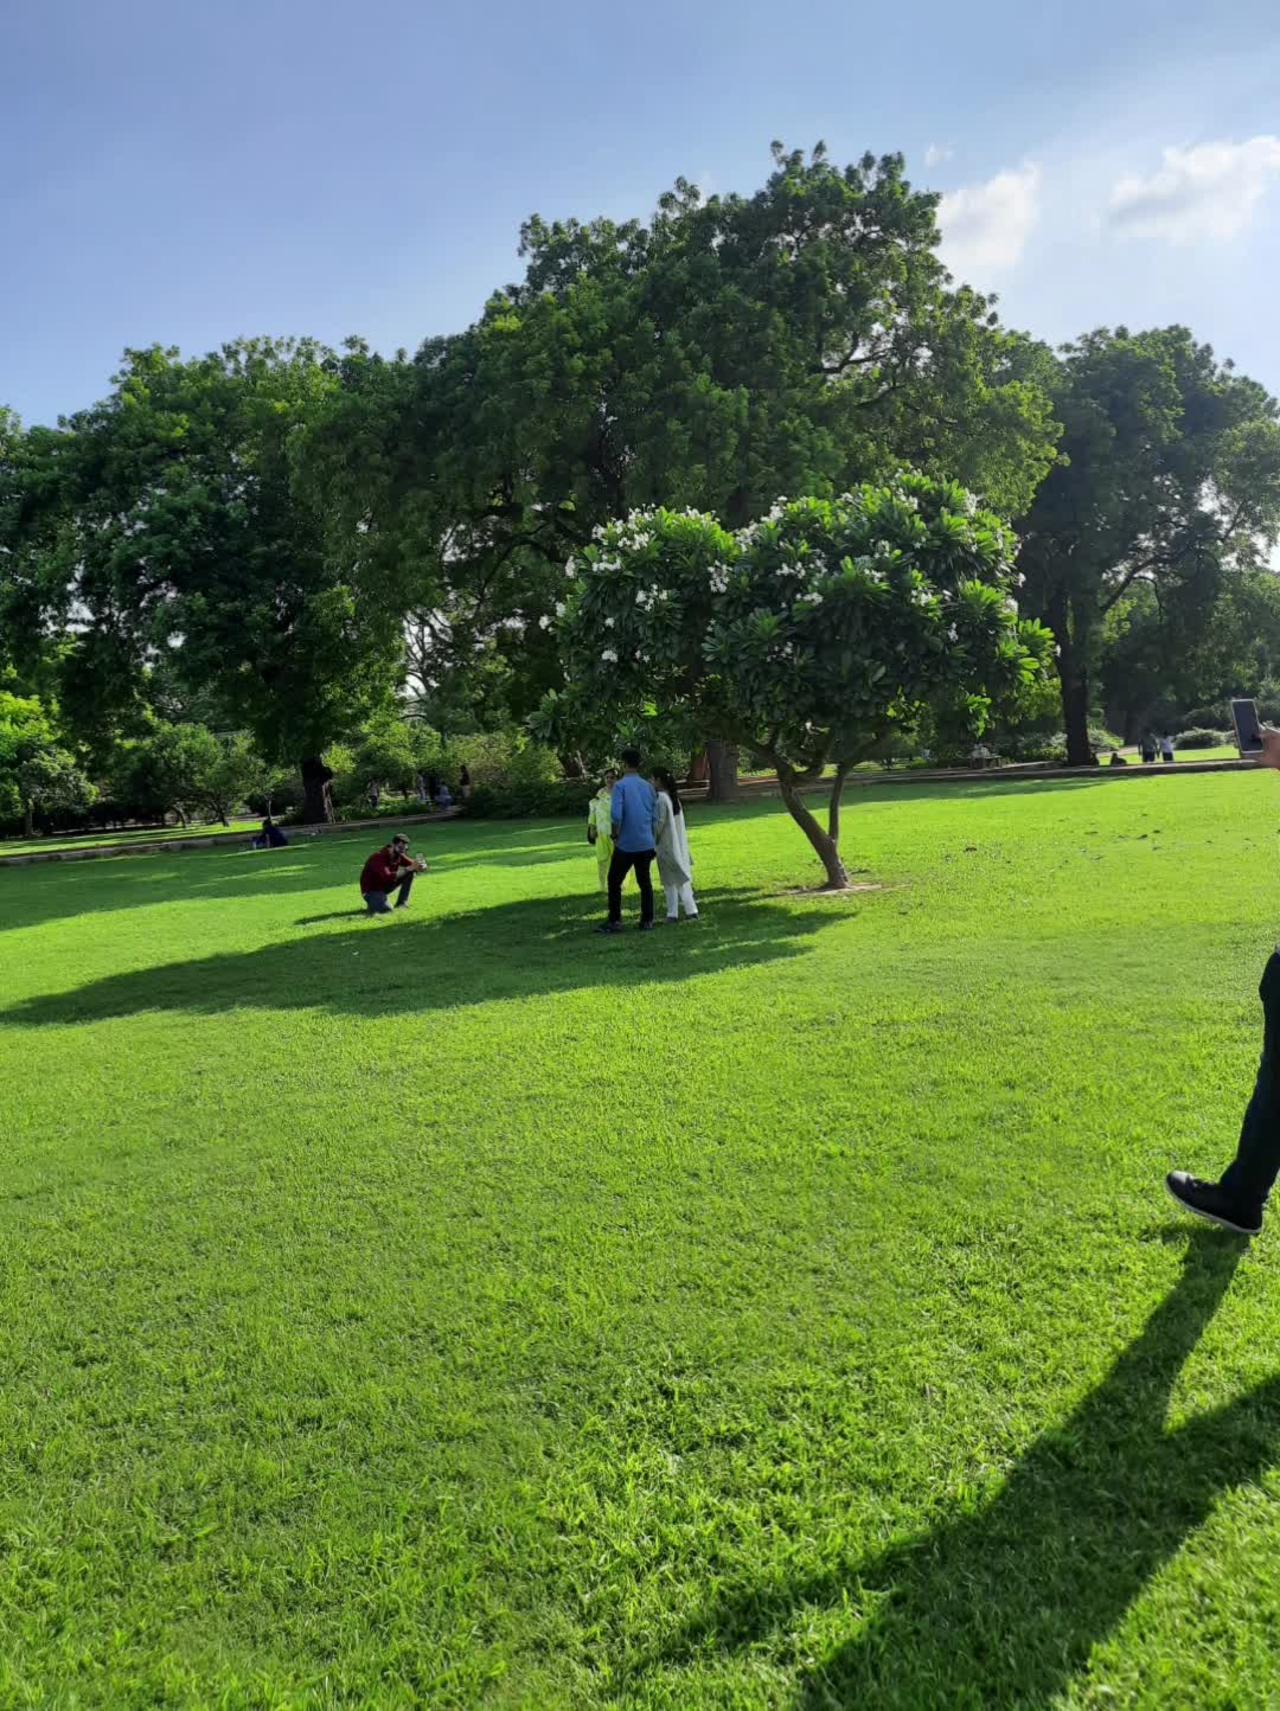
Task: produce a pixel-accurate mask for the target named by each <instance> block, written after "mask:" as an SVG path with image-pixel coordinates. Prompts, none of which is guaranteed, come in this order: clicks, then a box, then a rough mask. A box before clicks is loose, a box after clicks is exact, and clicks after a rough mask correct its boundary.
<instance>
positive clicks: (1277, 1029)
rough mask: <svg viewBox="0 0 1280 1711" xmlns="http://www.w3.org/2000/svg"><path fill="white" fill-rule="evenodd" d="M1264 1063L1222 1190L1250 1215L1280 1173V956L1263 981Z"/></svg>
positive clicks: (1273, 958) (1264, 1199)
mask: <svg viewBox="0 0 1280 1711" xmlns="http://www.w3.org/2000/svg"><path fill="white" fill-rule="evenodd" d="M1259 996H1260V997H1261V999H1262V1016H1263V1029H1262V1062H1261V1063H1260V1064H1259V1065H1258V1077H1257V1080H1256V1082H1255V1083H1254V1088H1253V1097H1252V1098H1251V1099H1250V1101H1249V1105H1248V1109H1247V1110H1246V1111H1245V1114H1244V1122H1243V1124H1242V1125H1241V1128H1240V1144H1239V1146H1238V1147H1237V1148H1236V1156H1235V1158H1234V1159H1233V1160H1232V1161H1231V1163H1230V1164H1229V1165H1228V1166H1227V1169H1226V1171H1225V1173H1224V1174H1223V1177H1222V1180H1221V1183H1220V1184H1219V1186H1220V1187H1222V1188H1223V1189H1225V1190H1226V1192H1227V1193H1228V1194H1229V1195H1230V1196H1231V1198H1232V1199H1233V1200H1236V1201H1238V1202H1239V1203H1240V1205H1241V1206H1242V1207H1244V1208H1245V1209H1247V1210H1248V1211H1250V1212H1253V1211H1258V1212H1259V1213H1260V1212H1261V1211H1262V1209H1263V1207H1265V1205H1266V1203H1267V1196H1268V1195H1269V1194H1270V1192H1271V1185H1272V1183H1274V1181H1275V1179H1276V1174H1277V1172H1278V1171H1280V954H1277V955H1275V956H1273V957H1272V958H1271V960H1270V962H1269V963H1268V964H1267V967H1266V971H1265V972H1264V974H1263V976H1262V986H1261V989H1260V993H1259Z"/></svg>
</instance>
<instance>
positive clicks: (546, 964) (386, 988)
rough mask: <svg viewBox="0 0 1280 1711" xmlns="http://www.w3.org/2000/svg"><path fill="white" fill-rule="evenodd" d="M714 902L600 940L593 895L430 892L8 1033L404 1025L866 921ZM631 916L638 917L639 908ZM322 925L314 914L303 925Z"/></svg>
mask: <svg viewBox="0 0 1280 1711" xmlns="http://www.w3.org/2000/svg"><path fill="white" fill-rule="evenodd" d="M702 902H703V917H702V920H701V921H700V922H699V923H698V924H697V925H685V926H681V927H665V926H664V927H661V928H660V929H659V930H658V931H657V932H654V933H650V934H640V933H637V932H635V931H634V930H632V929H633V927H634V920H635V917H634V913H632V915H631V918H630V921H629V923H628V930H627V932H625V933H623V934H620V935H619V936H618V937H616V938H601V937H598V936H596V935H595V934H594V933H593V931H592V929H593V927H594V926H595V925H596V924H597V923H598V922H599V921H600V919H601V907H600V902H599V899H598V898H597V897H595V896H594V895H592V894H590V893H587V894H585V895H582V894H579V895H574V896H569V897H555V898H544V899H537V900H533V901H522V902H518V903H508V904H501V905H498V906H495V907H494V908H490V909H479V910H476V911H474V912H473V913H470V914H464V915H447V916H443V917H435V918H433V917H432V916H431V915H430V913H429V911H430V907H431V901H430V897H429V894H428V893H427V891H426V887H425V886H424V887H423V888H421V890H416V891H415V893H414V898H413V905H412V907H411V908H410V909H409V910H407V911H403V912H400V911H397V912H395V913H394V914H392V915H391V916H390V917H389V918H387V917H383V918H373V917H366V918H363V919H359V920H355V921H353V923H352V925H351V926H350V927H349V928H348V929H347V930H346V931H333V932H325V933H310V932H300V933H299V934H298V935H297V937H295V938H293V939H286V940H284V941H282V942H277V943H274V944H271V945H268V946H265V947H264V948H263V949H261V950H256V951H248V952H239V953H229V954H227V955H223V956H209V957H199V958H195V959H193V960H191V961H189V962H176V963H166V964H163V965H161V966H160V967H157V968H149V969H138V970H134V971H131V972H129V973H127V974H117V975H111V976H109V977H108V978H107V979H105V980H98V981H93V982H91V983H90V984H89V985H87V986H82V987H78V988H77V989H75V990H74V991H71V992H59V993H54V994H50V995H48V996H44V997H37V998H31V999H29V1000H27V1001H26V1002H25V1003H22V1004H19V1005H17V1006H15V1007H14V1008H13V1009H11V1010H6V1011H3V1012H0V1026H7V1027H13V1026H22V1027H38V1026H42V1025H44V1024H48V1023H59V1022H88V1021H100V1020H103V1019H105V1018H108V1017H117V1016H132V1015H135V1014H137V1013H139V1012H141V1011H148V1010H151V1011H154V1010H190V1011H196V1012H205V1013H210V1012H216V1011H220V1010H230V1009H234V1008H236V1007H238V1006H251V1007H254V1008H258V1009H265V1010H290V1009H324V1010H331V1011H337V1012H341V1013H344V1014H353V1015H368V1016H377V1015H384V1014H385V1015H401V1016H403V1015H407V1014H412V1013H413V1012H415V1011H424V1010H439V1009H451V1008H454V1007H457V1006H461V1005H467V1004H483V1003H487V1002H489V1001H490V1000H492V999H508V998H536V997H546V996H548V995H550V994H554V993H557V992H570V991H574V990H577V989H579V988H582V987H601V986H619V987H626V986H633V985H636V984H639V983H643V982H647V981H675V980H688V979H690V978H692V977H693V976H695V975H703V974H715V973H718V972H719V971H720V970H722V969H728V968H738V967H742V966H744V965H748V964H758V963H768V962H776V961H778V960H780V959H782V958H786V957H793V956H799V955H801V954H802V953H803V951H804V949H805V944H806V941H807V940H808V939H810V938H811V937H812V936H813V935H814V934H815V933H817V932H819V931H821V929H822V928H823V927H825V926H828V925H831V924H833V923H834V922H837V921H848V920H849V919H850V918H851V917H852V916H853V915H854V914H855V913H856V910H855V909H853V908H841V909H839V910H831V909H824V908H821V907H817V908H813V909H807V910H804V909H801V910H797V909H795V908H788V907H786V906H784V905H779V904H777V903H770V902H768V901H765V900H762V899H761V898H760V897H759V896H758V895H756V894H753V893H746V894H744V893H738V892H733V891H720V892H716V891H709V892H707V893H706V894H705V895H704V897H703V898H702ZM630 907H631V909H632V911H634V907H635V905H634V899H631V900H630ZM343 914H345V911H344V912H343ZM322 918H323V917H322ZM310 921H311V918H309V917H304V918H303V921H302V922H300V923H299V926H303V925H306V924H310Z"/></svg>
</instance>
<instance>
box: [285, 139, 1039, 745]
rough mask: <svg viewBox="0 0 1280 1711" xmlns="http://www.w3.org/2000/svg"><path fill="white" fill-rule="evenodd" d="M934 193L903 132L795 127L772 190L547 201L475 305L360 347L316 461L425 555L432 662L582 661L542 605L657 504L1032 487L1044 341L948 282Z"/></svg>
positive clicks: (330, 480)
mask: <svg viewBox="0 0 1280 1711" xmlns="http://www.w3.org/2000/svg"><path fill="white" fill-rule="evenodd" d="M936 204H937V198H936V197H935V196H933V195H931V194H928V193H926V192H922V191H919V190H916V189H914V188H913V187H912V186H911V184H910V183H909V182H908V180H907V178H906V176H905V171H904V165H903V161H902V159H901V158H900V157H898V156H894V155H889V156H885V157H884V158H882V159H879V160H877V159H875V158H873V157H871V156H867V157H865V158H864V159H862V160H861V161H859V162H857V163H856V164H853V165H849V166H844V167H840V166H837V165H835V164H834V163H833V162H831V161H830V160H829V159H828V158H827V157H826V154H825V151H823V150H822V149H821V148H819V149H817V150H815V151H814V152H813V154H812V155H811V156H808V157H806V156H804V155H802V154H800V153H788V152H786V151H785V150H783V149H782V148H781V147H778V146H776V145H775V149H774V170H773V172H772V174H771V175H770V177H769V179H768V182H767V183H766V184H765V185H764V186H763V188H762V189H760V190H759V191H757V192H756V193H755V194H754V195H750V196H739V195H727V196H713V197H711V198H709V199H704V198H703V197H702V196H701V195H700V194H699V192H698V190H697V189H696V188H695V187H694V186H693V185H691V184H688V183H686V182H684V181H683V180H681V181H678V183H677V185H676V187H675V189H674V190H673V191H672V192H670V193H669V194H667V195H665V196H664V197H663V198H662V200H661V203H660V206H659V208H658V211H657V212H656V214H655V215H654V217H653V218H652V219H651V220H649V221H647V222H641V221H629V222H626V223H621V224H619V223H615V222H613V221H610V220H605V219H599V220H592V221H590V222H587V223H582V222H579V221H577V220H568V221H564V222H555V223H549V222H547V221H544V220H542V219H540V218H536V217H535V218H534V219H532V220H530V221H529V222H528V223H527V224H526V226H525V227H524V229H523V232H522V245H521V247H522V253H523V255H524V257H525V259H526V262H527V271H526V273H525V277H524V279H523V280H522V281H521V282H520V283H518V284H513V285H510V286H508V287H506V288H505V289H504V290H502V291H499V292H497V293H495V295H494V296H493V298H492V299H491V300H490V302H489V303H488V305H487V306H486V309H485V311H484V314H483V316H482V317H481V319H480V320H479V321H478V322H477V324H476V325H475V326H473V327H471V328H469V329H468V330H467V331H466V332H464V333H463V334H461V335H459V336H457V337H455V338H449V339H439V340H432V341H430V342H428V343H427V344H425V345H424V346H423V347H422V349H421V350H420V351H419V353H418V355H417V357H416V358H415V360H414V361H413V362H411V363H404V362H384V361H382V360H381V359H379V358H377V357H374V356H372V355H370V353H369V352H368V351H366V350H364V349H363V348H362V347H358V346H357V347H355V348H353V349H352V350H351V351H350V352H349V353H348V357H347V359H346V372H345V376H344V385H343V388H342V390H341V392H340V393H339V394H338V395H337V396H336V397H335V400H334V405H333V409H332V411H331V412H329V414H328V417H327V419H326V421H325V422H324V423H323V424H322V425H321V427H320V429H319V430H318V431H317V432H316V433H314V434H313V435H312V436H311V440H310V454H311V458H312V460H313V471H314V475H315V479H316V481H317V484H318V486H319V488H320V489H321V490H322V491H323V493H324V495H325V501H326V504H327V506H328V507H329V511H328V515H329V517H330V521H331V523H332V525H333V526H334V527H336V528H337V529H338V530H339V532H340V535H341V536H342V538H343V539H344V540H346V541H347V542H350V543H353V545H352V548H351V550H353V551H356V552H358V553H361V554H363V555H366V556H368V557H369V558H370V559H371V560H374V561H376V562H380V563H382V564H383V565H384V566H386V567H387V568H388V573H389V574H399V573H400V572H401V571H402V570H403V569H404V568H405V567H406V566H409V567H411V568H412V571H413V574H414V575H415V576H416V578H417V582H418V586H419V588H420V590H421V598H420V600H419V602H418V605H419V607H420V609H421V611H422V613H423V614H424V615H425V616H426V617H428V618H429V619H431V620H433V621H434V626H435V627H434V630H433V629H432V628H431V625H427V626H425V634H426V636H427V639H428V641H429V642H430V643H432V647H431V648H429V650H428V660H427V663H426V665H425V670H424V675H426V676H428V677H431V678H432V679H434V681H435V683H436V685H437V686H438V685H439V683H440V682H441V680H442V679H443V677H444V675H445V673H447V672H448V671H450V670H458V669H461V670H463V671H464V672H465V671H467V670H468V669H469V668H470V667H471V665H472V663H473V661H475V660H476V659H477V658H485V657H486V650H490V649H492V650H495V651H496V652H497V653H498V654H499V655H500V656H501V658H502V660H503V661H504V662H505V663H506V665H507V666H508V668H509V670H508V674H507V677H506V679H505V680H504V690H503V692H504V694H505V696H506V699H507V704H508V706H509V707H510V710H511V711H512V712H513V713H514V714H515V715H517V716H518V715H519V714H520V713H522V712H524V711H527V710H528V709H529V708H530V707H531V706H533V705H534V704H535V703H536V702H537V701H538V699H539V698H540V697H541V695H542V693H543V692H544V690H545V689H546V687H547V686H548V685H549V684H552V683H554V682H555V680H556V677H557V674H558V670H559V665H558V661H557V659H556V656H555V650H554V647H553V645H552V643H551V640H550V638H548V637H544V636H543V635H541V634H540V632H539V630H538V628H537V625H538V622H539V620H540V619H541V618H542V617H544V616H546V615H547V614H548V613H549V612H550V611H551V610H552V609H553V603H554V601H555V599H556V598H558V596H559V592H560V585H561V580H562V566H563V564H564V561H565V558H566V556H567V555H568V554H569V553H571V552H573V551H576V550H578V549H580V548H581V547H582V546H584V545H585V544H586V543H587V542H588V541H589V540H590V538H591V533H592V530H593V529H594V528H596V527H600V526H603V525H604V524H605V523H607V522H608V521H609V520H610V519H612V518H615V517H617V516H620V515H624V514H626V513H627V512H628V511H630V510H632V509H634V508H636V507H642V506H651V505H658V504H661V505H666V506H670V507H673V508H676V509H679V508H681V507H684V506H692V507H694V508H696V509H698V510H701V511H705V512H707V513H709V514H711V515H713V516H714V517H716V518H717V519H718V520H719V521H720V522H721V523H722V524H724V525H725V526H726V527H730V528H737V527H740V526H742V525H743V524H745V523H747V522H749V521H751V520H752V519H754V518H757V517H759V516H760V515H762V514H763V512H764V511H766V510H767V509H768V507H769V506H770V505H771V504H772V503H773V501H774V499H775V497H776V496H777V495H778V494H779V493H786V494H796V493H805V494H809V495H813V496H815V497H819V498H821V497H833V496H835V495H838V494H839V493H841V492H843V491H845V490H846V489H848V488H849V487H851V486H853V485H855V484H857V483H858V482H860V481H864V480H867V479H878V478H883V477H886V476H888V475H890V474H891V473H892V472H893V470H895V469H896V468H897V467H898V466H899V465H900V464H903V463H908V464H911V465H914V466H916V467H918V468H919V469H921V470H923V471H925V472H926V473H928V474H931V475H935V476H940V477H955V478H958V479H961V480H962V481H963V482H964V483H966V484H967V485H968V486H969V487H970V488H972V489H974V490H976V491H977V492H979V493H980V494H981V495H982V497H983V499H984V501H985V502H986V503H988V504H990V505H992V506H993V507H994V508H995V509H997V510H999V511H1001V512H1002V513H1004V514H1008V513H1010V512H1012V511H1014V510H1020V509H1024V508H1025V507H1026V505H1027V504H1028V503H1029V501H1030V498H1031V495H1032V494H1033V492H1034V491H1035V488H1036V485H1037V483H1038V481H1039V479H1040V477H1041V476H1042V475H1043V474H1044V472H1045V470H1046V469H1047V467H1048V466H1049V463H1050V461H1051V459H1052V455H1053V452H1052V447H1053V440H1054V437H1055V433H1056V429H1055V427H1054V425H1053V422H1052V419H1051V414H1050V411H1049V407H1048V403H1047V400H1046V395H1045V392H1044V388H1043V385H1042V383H1041V377H1042V373H1043V371H1044V369H1045V366H1046V361H1047V359H1046V356H1045V353H1043V352H1042V351H1040V350H1039V348H1038V347H1035V346H1032V345H1030V344H1029V343H1028V342H1027V341H1025V340H1023V339H1021V338H1019V337H1017V336H1015V335H1012V334H1010V333H1008V332H1006V331H1004V330H1002V329H1001V328H1000V326H999V325H998V324H997V322H996V318H995V316H994V314H993V312H992V310H991V307H990V304H989V303H988V302H987V301H986V300H985V299H984V298H982V297H980V296H979V295H977V294H976V293H974V292H972V291H970V290H968V289H967V288H965V287H963V286H961V287H956V286H954V285H953V284H952V283H951V281H950V280H949V277H948V275H947V273H946V270H945V268H944V266H943V264H942V262H941V261H940V259H939V257H938V254H937V241H938V228H937V220H936ZM1049 366H1051V364H1050V365H1049ZM432 657H434V660H435V662H436V663H435V666H434V667H433V666H432V664H431V663H430V662H431V659H432Z"/></svg>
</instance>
